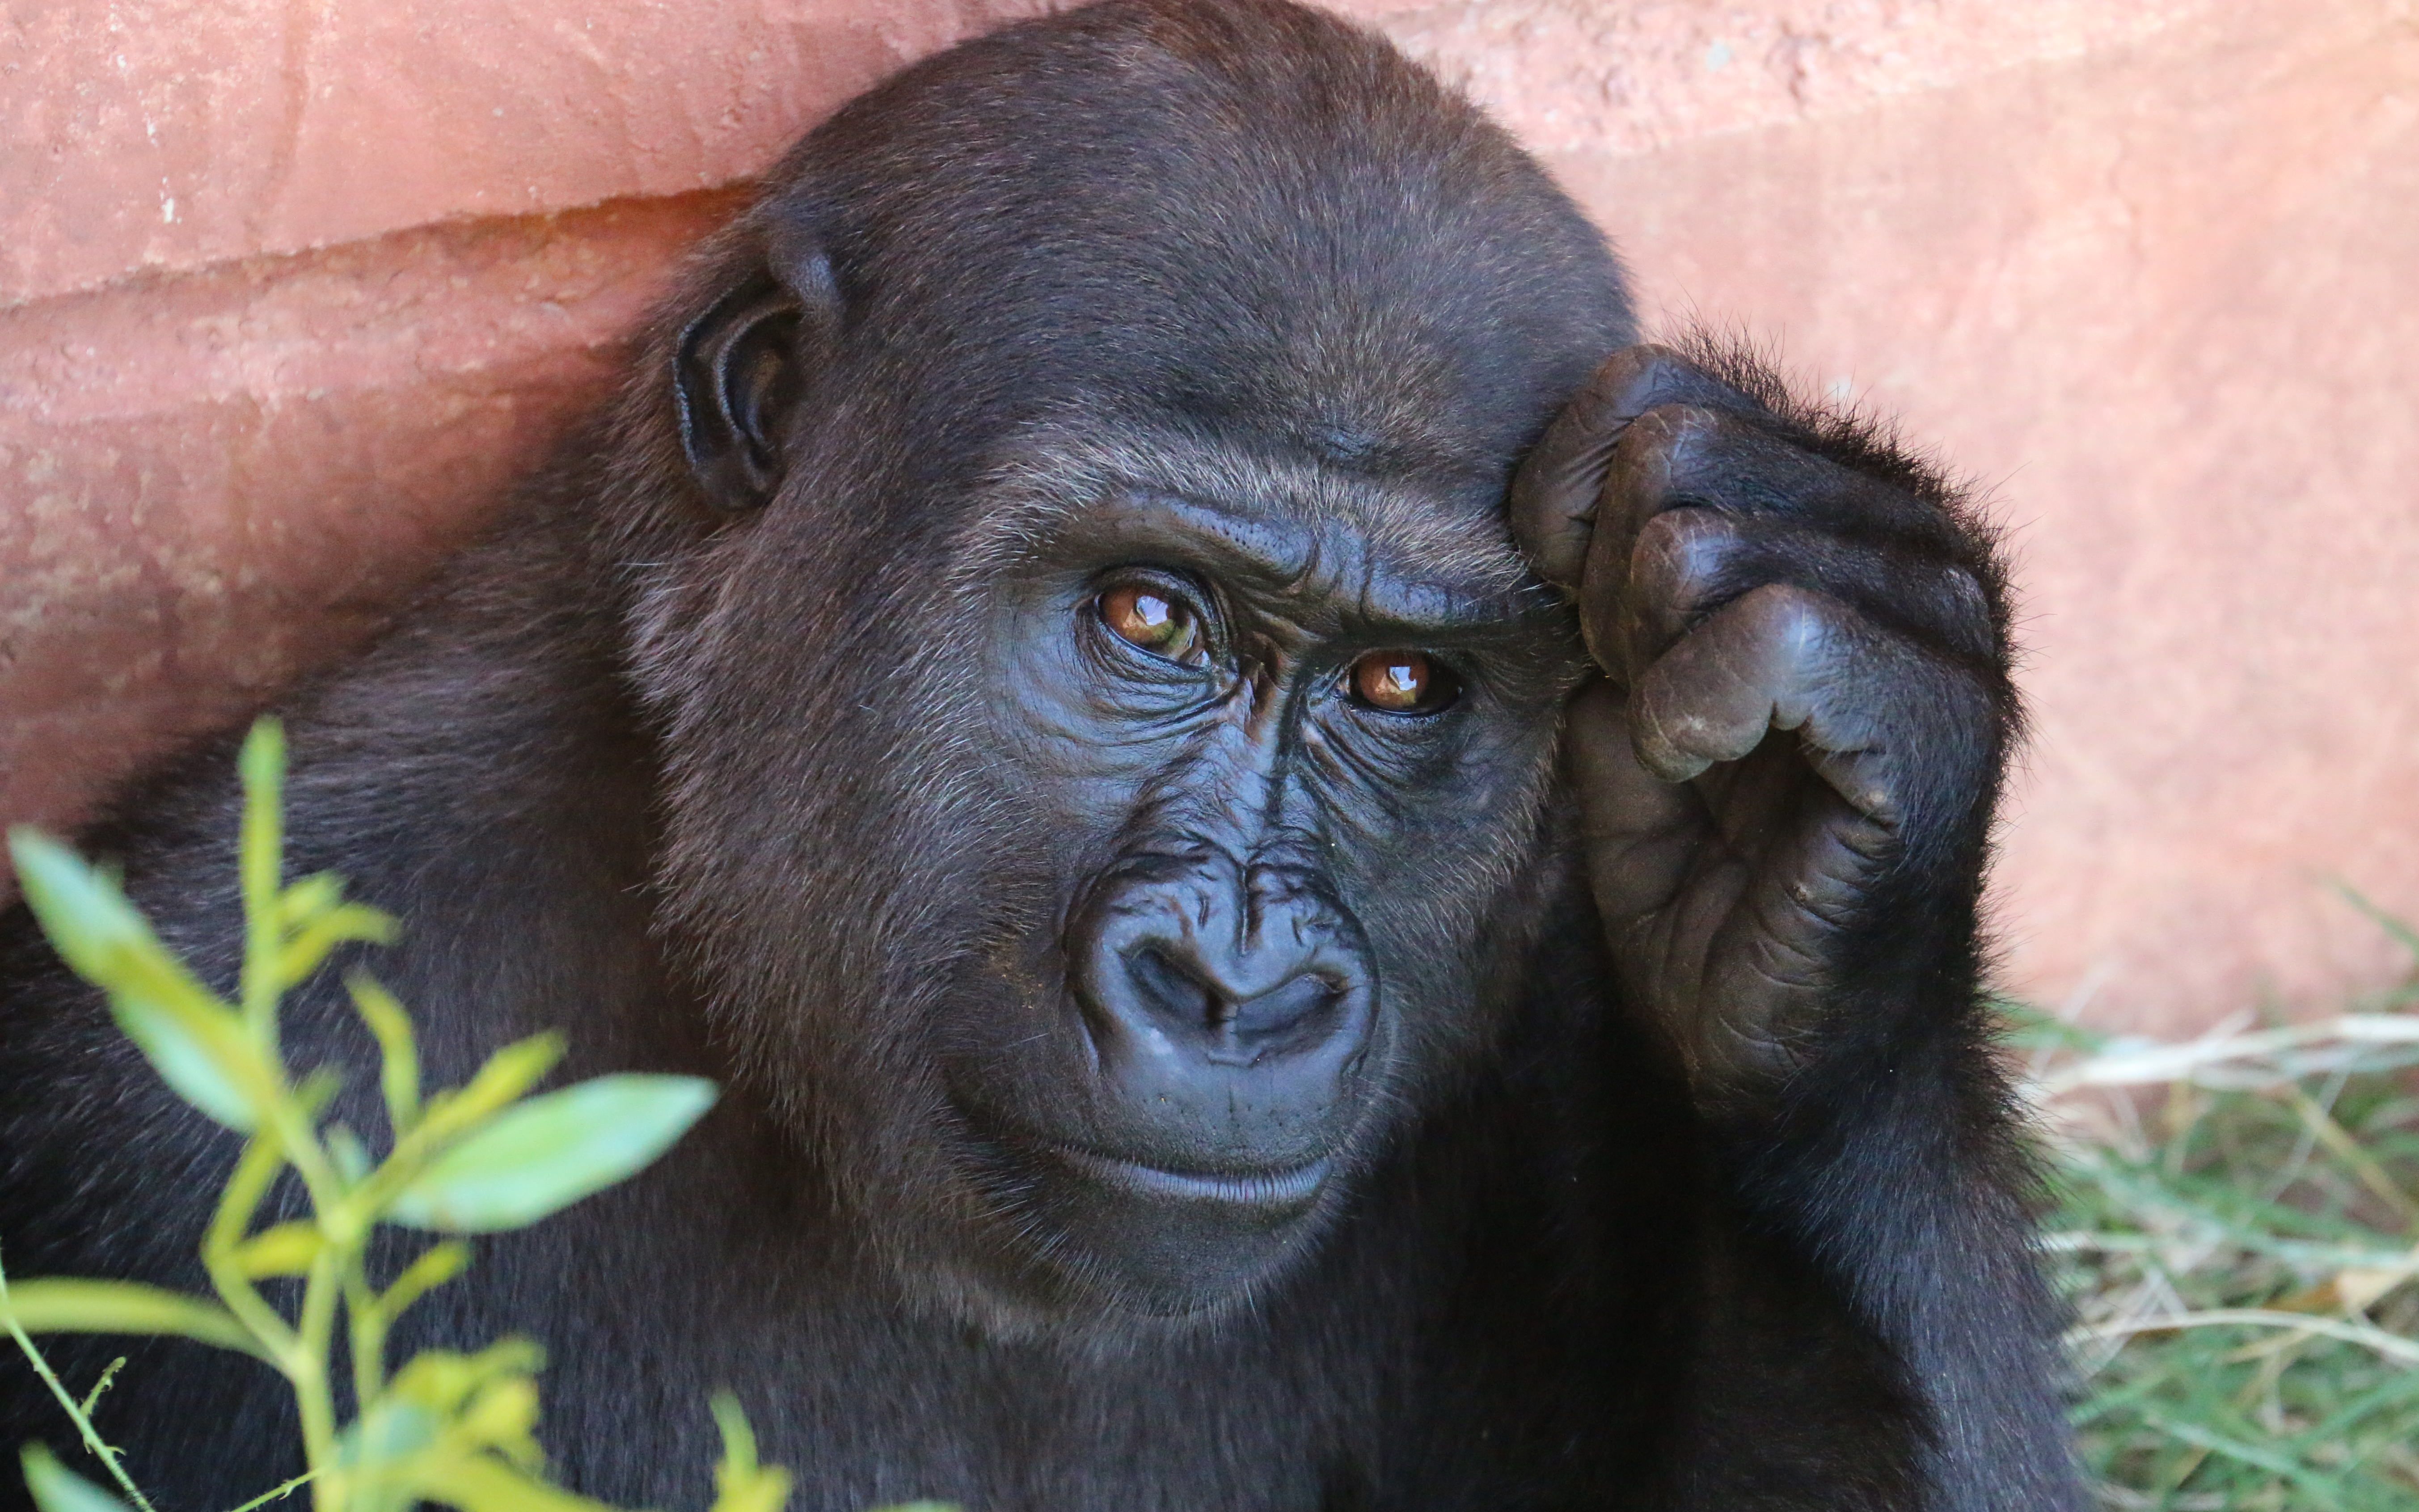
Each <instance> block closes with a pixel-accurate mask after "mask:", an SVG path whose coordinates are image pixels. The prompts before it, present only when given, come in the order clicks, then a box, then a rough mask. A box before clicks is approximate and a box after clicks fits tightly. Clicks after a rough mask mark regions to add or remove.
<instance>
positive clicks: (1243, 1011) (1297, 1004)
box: [1229, 972, 1344, 1044]
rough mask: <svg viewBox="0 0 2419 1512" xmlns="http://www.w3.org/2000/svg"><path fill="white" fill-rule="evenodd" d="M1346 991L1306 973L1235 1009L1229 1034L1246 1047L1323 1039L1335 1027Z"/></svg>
mask: <svg viewBox="0 0 2419 1512" xmlns="http://www.w3.org/2000/svg"><path fill="white" fill-rule="evenodd" d="M1343 996H1344V993H1343V990H1342V989H1341V988H1339V987H1337V986H1336V984H1335V983H1333V982H1332V981H1330V980H1327V979H1326V978H1324V977H1318V976H1313V975H1311V974H1309V973H1307V972H1305V973H1303V974H1302V975H1301V976H1299V977H1296V978H1294V979H1292V980H1289V981H1286V982H1281V983H1279V984H1278V985H1277V986H1275V987H1273V988H1271V989H1270V990H1269V991H1267V992H1264V993H1262V994H1260V995H1258V996H1256V997H1247V998H1245V999H1243V1000H1242V1001H1241V1002H1240V1003H1237V1004H1236V1005H1235V1007H1234V1011H1233V1016H1232V1019H1231V1022H1230V1026H1229V1032H1230V1033H1232V1034H1233V1035H1234V1037H1235V1038H1236V1039H1238V1040H1240V1041H1245V1042H1246V1043H1254V1044H1262V1043H1265V1042H1266V1041H1277V1040H1283V1039H1289V1038H1295V1037H1301V1038H1324V1037H1325V1036H1326V1034H1327V1033H1328V1031H1329V1030H1330V1029H1332V1028H1333V1019H1334V1017H1335V1014H1336V1011H1337V1008H1338V1005H1339V1004H1340V1003H1341V1001H1342V999H1343Z"/></svg>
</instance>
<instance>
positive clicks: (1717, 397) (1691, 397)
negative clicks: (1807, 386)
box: [1506, 346, 1752, 588]
mask: <svg viewBox="0 0 2419 1512" xmlns="http://www.w3.org/2000/svg"><path fill="white" fill-rule="evenodd" d="M1681 402H1687V403H1690V404H1696V405H1701V406H1704V407H1706V408H1711V409H1724V408H1737V409H1751V408H1752V404H1751V401H1749V399H1748V398H1747V397H1746V396H1745V395H1743V394H1741V393H1738V391H1736V390H1735V389H1733V388H1731V387H1730V386H1729V385H1727V384H1725V383H1722V382H1719V381H1718V380H1717V379H1715V378H1710V377H1708V376H1707V375H1706V374H1704V373H1703V372H1702V371H1700V370H1699V369H1698V368H1697V367H1695V366H1694V365H1692V364H1691V363H1689V362H1688V361H1687V359H1686V358H1684V357H1682V356H1680V354H1679V353H1677V352H1674V351H1672V350H1671V349H1670V348H1668V347H1655V346H1639V347H1625V348H1623V349H1622V350H1620V351H1617V352H1615V353H1613V354H1612V356H1611V357H1610V358H1608V359H1607V360H1606V361H1605V363H1604V365H1603V366H1602V367H1599V368H1597V369H1596V370H1595V375H1594V376H1593V377H1591V378H1589V379H1588V380H1587V382H1586V383H1585V384H1583V385H1581V386H1580V388H1579V393H1576V394H1574V395H1572V397H1571V400H1570V402H1569V403H1568V404H1566V405H1564V407H1563V409H1562V412H1561V413H1560V414H1557V415H1556V416H1555V417H1554V419H1553V423H1552V424H1549V425H1548V426H1547V427H1546V434H1545V435H1544V437H1543V438H1541V439H1540V440H1538V442H1537V444H1536V446H1535V447H1534V448H1533V450H1532V451H1531V452H1530V454H1529V456H1528V459H1527V460H1526V461H1525V462H1523V463H1522V464H1521V466H1520V470H1519V471H1518V472H1517V473H1515V474H1514V475H1513V478H1512V490H1511V494H1510V497H1509V499H1508V500H1507V501H1506V508H1507V509H1508V510H1509V512H1510V515H1511V521H1512V534H1513V538H1514V539H1515V540H1517V541H1518V542H1519V543H1520V548H1521V549H1522V550H1523V551H1525V552H1526V553H1527V554H1528V557H1529V564H1530V566H1531V567H1532V568H1533V570H1534V571H1535V572H1536V574H1537V576H1539V577H1541V578H1543V579H1546V580H1547V581H1548V582H1550V583H1554V584H1556V585H1558V586H1560V587H1564V588H1569V587H1571V586H1573V585H1575V584H1576V583H1577V582H1578V581H1579V569H1580V566H1581V564H1582V563H1585V561H1586V560H1587V549H1588V530H1589V526H1590V524H1591V523H1592V522H1593V521H1594V519H1595V511H1596V501H1597V499H1598V497H1599V495H1600V493H1601V491H1602V488H1603V484H1604V472H1605V468H1606V465H1607V463H1608V462H1609V461H1610V458H1611V456H1612V449H1613V447H1614V446H1615V444H1617V443H1618V442H1619V441H1620V440H1621V437H1622V432H1623V431H1624V430H1625V429H1626V428H1627V426H1628V424H1629V423H1630V422H1631V421H1633V420H1635V419H1637V418H1638V416H1639V415H1640V414H1641V413H1643V412H1644V411H1646V410H1647V409H1652V408H1654V407H1655V406H1656V405H1662V404H1674V403H1681Z"/></svg>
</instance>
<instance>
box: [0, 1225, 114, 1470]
mask: <svg viewBox="0 0 2419 1512" xmlns="http://www.w3.org/2000/svg"><path fill="white" fill-rule="evenodd" d="M0 1323H6V1324H8V1336H9V1337H11V1338H13V1339H15V1340H16V1341H17V1348H19V1349H20V1350H24V1351H25V1358H26V1359H27V1360H28V1361H30V1362H31V1363H32V1365H33V1366H34V1374H36V1375H38V1376H39V1377H41V1378H42V1384H43V1385H45V1386H48V1387H49V1388H51V1395H52V1396H55V1397H57V1398H58V1399H59V1406H61V1407H62V1408H65V1409H66V1410H67V1414H68V1417H69V1419H70V1420H71V1421H72V1422H73V1423H74V1424H75V1426H76V1432H77V1433H79V1434H81V1435H82V1436H83V1438H84V1446H85V1448H87V1449H89V1450H91V1451H92V1456H93V1458H96V1459H98V1460H100V1462H101V1464H102V1465H104V1466H106V1467H107V1468H108V1470H109V1475H110V1478H111V1479H112V1480H115V1481H116V1482H117V1488H118V1489H120V1490H122V1491H124V1492H125V1493H126V1494H127V1495H128V1496H129V1497H131V1499H132V1500H133V1502H134V1504H135V1505H136V1506H138V1507H141V1508H142V1509H143V1512H152V1506H151V1504H150V1502H149V1501H148V1500H146V1498H145V1497H144V1495H143V1489H142V1488H141V1487H139V1486H137V1485H135V1484H134V1479H133V1477H132V1476H131V1475H129V1474H127V1473H126V1467H125V1466H123V1465H121V1464H119V1463H118V1462H117V1451H116V1449H113V1448H111V1447H110V1446H109V1445H108V1444H107V1443H104V1442H103V1441H102V1439H101V1437H100V1429H99V1428H96V1427H93V1426H92V1419H91V1418H90V1417H89V1416H87V1415H85V1410H84V1409H83V1408H81V1407H79V1406H77V1405H76V1399H75V1397H73V1396H70V1395H69V1393H68V1388H67V1385H66V1383H65V1382H63V1381H60V1380H59V1378H58V1373H57V1372H56V1371H54V1370H53V1369H52V1368H51V1362H50V1361H48V1360H45V1359H43V1358H42V1351H41V1350H38V1349H36V1348H34V1341H33V1339H32V1338H31V1337H29V1336H28V1335H26V1333H25V1331H24V1329H23V1328H22V1327H21V1326H19V1324H18V1322H17V1313H16V1309H14V1308H12V1307H10V1306H9V1305H8V1273H7V1272H6V1271H0ZM93 1395H94V1396H99V1395H100V1393H99V1392H98V1391H95V1392H94V1393H93Z"/></svg>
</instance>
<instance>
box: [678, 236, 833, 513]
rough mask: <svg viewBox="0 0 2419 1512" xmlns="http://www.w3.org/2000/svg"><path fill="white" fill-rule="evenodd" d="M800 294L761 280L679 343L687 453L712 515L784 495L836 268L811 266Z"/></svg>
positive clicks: (712, 311) (711, 312)
mask: <svg viewBox="0 0 2419 1512" xmlns="http://www.w3.org/2000/svg"><path fill="white" fill-rule="evenodd" d="M805 272H806V275H807V276H806V277H804V278H803V279H801V280H800V282H801V283H803V284H804V285H806V286H807V288H808V289H809V291H810V293H809V296H808V297H806V298H801V297H800V295H799V294H798V293H797V292H796V291H794V290H793V289H792V288H791V287H789V286H788V285H785V284H784V283H783V282H782V281H780V280H779V279H777V278H775V277H774V276H773V275H772V274H771V273H770V272H760V273H758V274H757V275H756V276H754V277H753V278H750V279H747V281H745V282H744V283H741V284H739V285H736V286H735V287H733V288H732V289H731V291H730V292H728V293H726V294H724V295H723V296H722V298H720V299H718V300H716V301H714V303H713V305H712V306H711V307H710V308H708V309H707V310H706V312H705V313H704V314H703V315H701V316H698V317H697V318H696V319H695V320H693V321H691V322H690V323H689V326H688V329H687V330H686V331H684V332H681V335H680V346H679V347H678V350H677V352H676V355H675V356H674V358H673V376H672V388H673V393H674V396H675V398H676V400H677V402H678V405H679V409H680V435H681V449H682V450H683V451H684V452H686V453H687V454H688V464H689V466H690V467H691V468H693V469H694V470H696V472H697V479H698V482H699V483H701V484H702V485H703V486H704V487H705V492H706V497H708V498H709V499H711V500H712V501H714V503H715V504H716V507H718V508H721V509H725V510H729V511H731V512H732V513H734V514H736V513H739V512H742V511H745V510H750V509H755V508H757V507H759V506H761V505H763V503H764V502H765V501H767V500H769V499H771V498H772V497H773V491H774V490H775V489H776V488H778V487H779V486H780V484H781V474H782V468H783V465H782V458H781V446H782V441H783V440H784V433H785V432H786V430H787V429H788V427H789V424H790V420H791V418H792V415H793V411H794V410H795V409H796V408H797V404H798V400H799V397H800V396H801V395H802V394H803V393H805V392H806V387H807V381H806V380H807V377H808V375H807V364H808V363H809V360H810V359H811V356H812V353H811V352H809V350H808V347H809V345H810V344H812V343H813V342H814V340H815V338H816V337H817V336H818V335H820V334H821V333H822V332H826V331H828V330H829V329H830V328H831V325H832V320H831V315H832V310H831V304H832V301H833V297H834V295H835V293H836V291H835V290H834V289H833V287H832V276H831V266H830V264H829V263H828V262H826V261H825V260H824V258H823V257H822V255H820V254H818V255H813V256H811V257H809V259H807V267H806V269H805Z"/></svg>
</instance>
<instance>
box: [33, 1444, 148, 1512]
mask: <svg viewBox="0 0 2419 1512" xmlns="http://www.w3.org/2000/svg"><path fill="white" fill-rule="evenodd" d="M23 1463H24V1466H25V1489H27V1490H29V1491H31V1492H33V1493H34V1504H35V1505H36V1506H38V1507H39V1508H41V1512H132V1509H131V1508H130V1507H128V1506H127V1504H125V1503H124V1502H121V1501H119V1500H118V1499H117V1498H116V1497H115V1496H113V1495H111V1494H110V1493H109V1492H107V1491H104V1490H102V1489H100V1487H98V1486H95V1485H94V1484H93V1483H92V1482H90V1481H88V1480H86V1479H85V1478H84V1477H83V1476H82V1475H79V1474H77V1473H75V1472H74V1471H71V1470H69V1469H68V1468H67V1467H66V1466H65V1465H62V1464H60V1463H59V1462H58V1460H56V1459H54V1458H52V1456H51V1452H50V1451H49V1450H48V1449H45V1448H43V1447H42V1446H41V1445H40V1444H39V1443H29V1444H27V1445H25V1452H24V1456H23Z"/></svg>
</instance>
